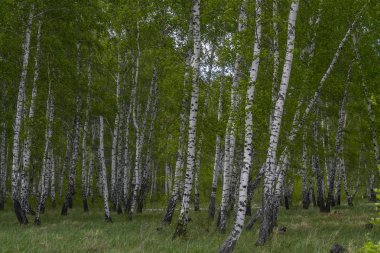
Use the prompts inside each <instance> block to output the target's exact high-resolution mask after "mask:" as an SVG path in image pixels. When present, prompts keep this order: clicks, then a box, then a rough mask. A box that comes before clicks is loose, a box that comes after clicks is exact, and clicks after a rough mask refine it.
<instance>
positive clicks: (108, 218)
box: [104, 215, 112, 223]
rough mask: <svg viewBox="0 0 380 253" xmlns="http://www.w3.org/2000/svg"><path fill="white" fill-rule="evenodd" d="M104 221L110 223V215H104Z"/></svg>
mask: <svg viewBox="0 0 380 253" xmlns="http://www.w3.org/2000/svg"><path fill="white" fill-rule="evenodd" d="M104 216H105V220H106V222H109V223H112V219H111V217H110V216H107V215H104Z"/></svg>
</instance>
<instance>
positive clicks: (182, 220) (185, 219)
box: [173, 0, 201, 237]
mask: <svg viewBox="0 0 380 253" xmlns="http://www.w3.org/2000/svg"><path fill="white" fill-rule="evenodd" d="M192 19H193V58H192V62H191V69H192V74H193V75H192V91H191V100H190V115H189V132H188V146H187V165H186V174H185V188H184V192H183V197H182V203H181V211H180V215H179V218H178V223H177V227H176V231H175V233H174V236H173V237H177V236H183V235H185V233H186V230H187V224H188V223H189V218H190V217H189V206H190V196H191V190H192V186H193V176H194V167H195V155H196V150H195V148H196V136H197V116H198V97H199V62H200V60H199V58H200V53H201V34H200V0H193V1H192Z"/></svg>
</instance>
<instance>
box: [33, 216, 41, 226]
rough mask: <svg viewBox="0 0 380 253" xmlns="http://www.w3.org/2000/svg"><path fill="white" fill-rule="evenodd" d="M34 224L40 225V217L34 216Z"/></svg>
mask: <svg viewBox="0 0 380 253" xmlns="http://www.w3.org/2000/svg"><path fill="white" fill-rule="evenodd" d="M34 224H35V225H37V226H39V225H41V220H40V218H37V217H36V218H35V219H34Z"/></svg>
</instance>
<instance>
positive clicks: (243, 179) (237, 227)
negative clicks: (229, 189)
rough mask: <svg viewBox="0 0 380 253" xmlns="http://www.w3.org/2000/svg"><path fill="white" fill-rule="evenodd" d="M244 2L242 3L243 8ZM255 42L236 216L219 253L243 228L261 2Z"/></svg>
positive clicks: (228, 249) (232, 244) (230, 245)
mask: <svg viewBox="0 0 380 253" xmlns="http://www.w3.org/2000/svg"><path fill="white" fill-rule="evenodd" d="M245 5H246V2H243V8H245ZM255 8H256V10H255V14H256V15H255V23H256V29H255V42H254V50H253V61H252V66H251V69H250V80H249V85H248V90H247V98H246V104H245V137H244V166H243V168H242V169H241V174H240V184H239V201H238V209H237V214H236V220H235V224H234V227H233V229H232V231H231V233H230V235H229V236H228V237H227V239H226V240H225V242H224V244H223V246H222V248H221V249H220V250H219V252H223V253H225V252H232V251H233V249H234V248H235V244H236V242H237V240H238V239H239V237H240V234H241V232H242V230H243V227H244V220H245V214H246V210H247V194H248V192H247V188H248V178H249V171H250V169H251V166H252V152H253V146H252V137H253V130H252V124H253V122H252V121H253V120H252V106H253V102H254V96H255V88H256V81H257V76H258V72H259V65H260V52H261V0H256V5H255Z"/></svg>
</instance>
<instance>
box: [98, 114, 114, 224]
mask: <svg viewBox="0 0 380 253" xmlns="http://www.w3.org/2000/svg"><path fill="white" fill-rule="evenodd" d="M103 136H104V123H103V116H100V117H99V153H98V155H99V163H100V166H101V172H102V173H101V180H102V184H103V198H104V216H105V219H106V222H112V219H111V214H110V209H109V206H108V186H107V169H106V161H105V159H104V137H103Z"/></svg>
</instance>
